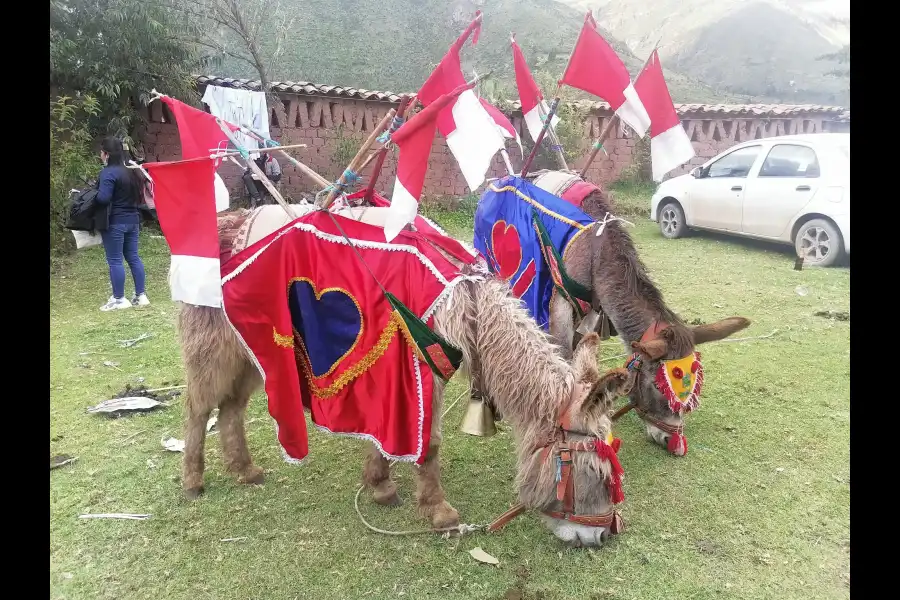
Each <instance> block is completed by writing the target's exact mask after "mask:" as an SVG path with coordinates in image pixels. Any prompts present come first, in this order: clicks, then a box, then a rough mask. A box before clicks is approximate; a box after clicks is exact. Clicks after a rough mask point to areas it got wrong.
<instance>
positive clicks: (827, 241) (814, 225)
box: [794, 219, 844, 267]
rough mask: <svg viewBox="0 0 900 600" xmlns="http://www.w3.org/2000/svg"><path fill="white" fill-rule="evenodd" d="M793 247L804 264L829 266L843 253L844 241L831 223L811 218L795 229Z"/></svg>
mask: <svg viewBox="0 0 900 600" xmlns="http://www.w3.org/2000/svg"><path fill="white" fill-rule="evenodd" d="M794 249H795V250H796V251H797V256H799V257H801V258H802V259H803V264H804V265H809V266H811V267H830V266H831V265H833V264H834V263H836V262H837V261H838V259H840V258H841V256H842V255H843V253H844V241H843V240H842V239H841V232H840V231H838V228H837V227H835V226H834V224H833V223H831V222H830V221H826V220H825V219H812V220H811V221H807V222H806V223H804V224H803V225H801V226H800V229H798V230H797V235H796V236H794Z"/></svg>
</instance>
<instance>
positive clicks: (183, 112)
mask: <svg viewBox="0 0 900 600" xmlns="http://www.w3.org/2000/svg"><path fill="white" fill-rule="evenodd" d="M160 100H162V101H163V102H164V103H165V104H166V106H168V107H169V110H170V111H172V114H173V115H174V116H175V123H176V124H177V125H178V137H179V138H180V139H181V158H183V159H185V160H187V159H190V158H197V157H198V156H209V154H210V150H212V149H213V148H219V149H222V150H225V149H226V148H228V136H227V135H225V133H224V132H223V131H222V129H221V128H220V127H219V125H218V123H216V117H215V116H213V115H211V114H209V113H206V112H203V111H202V110H197V109H196V108H194V107H193V106H188V105H187V104H185V103H184V102H181V101H179V100H176V99H175V98H170V97H169V96H160ZM223 122H224V121H223ZM225 125H226V126H227V127H228V128H229V129H230V130H231V131H238V130H239V129H240V128H239V127H237V126H235V125H232V124H231V123H227V122H225Z"/></svg>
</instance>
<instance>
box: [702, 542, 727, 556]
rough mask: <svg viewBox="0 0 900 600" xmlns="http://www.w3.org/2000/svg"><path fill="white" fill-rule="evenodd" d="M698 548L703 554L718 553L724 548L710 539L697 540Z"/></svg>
mask: <svg viewBox="0 0 900 600" xmlns="http://www.w3.org/2000/svg"><path fill="white" fill-rule="evenodd" d="M697 550H699V551H700V552H702V553H703V554H718V553H719V552H721V550H722V548H721V547H720V546H719V545H718V544H717V543H715V542H712V541H710V540H700V541H699V542H697Z"/></svg>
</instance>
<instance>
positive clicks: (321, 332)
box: [288, 278, 363, 377]
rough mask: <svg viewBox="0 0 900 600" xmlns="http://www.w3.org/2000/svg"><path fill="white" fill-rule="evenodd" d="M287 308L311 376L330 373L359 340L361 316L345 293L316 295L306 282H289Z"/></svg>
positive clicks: (333, 291)
mask: <svg viewBox="0 0 900 600" xmlns="http://www.w3.org/2000/svg"><path fill="white" fill-rule="evenodd" d="M288 307H289V308H290V311H291V322H292V323H293V325H294V333H295V335H298V336H299V337H300V339H302V340H303V344H304V346H305V347H306V354H307V357H308V359H309V364H310V366H311V367H312V373H313V375H314V376H315V377H324V376H326V375H329V374H331V372H332V371H334V370H335V369H336V368H337V366H338V365H339V364H340V362H341V360H343V359H344V358H345V357H346V356H347V355H349V354H350V352H352V351H353V349H354V348H355V347H356V344H357V342H358V341H359V338H360V337H362V328H363V318H362V314H360V311H359V308H358V307H357V303H356V301H355V299H354V298H353V296H351V295H350V293H349V292H347V291H345V290H342V289H337V288H325V289H324V290H323V291H322V292H316V289H315V287H314V286H313V285H312V283H311V282H310V281H309V280H308V279H305V278H296V279H292V280H291V283H290V286H289V287H288Z"/></svg>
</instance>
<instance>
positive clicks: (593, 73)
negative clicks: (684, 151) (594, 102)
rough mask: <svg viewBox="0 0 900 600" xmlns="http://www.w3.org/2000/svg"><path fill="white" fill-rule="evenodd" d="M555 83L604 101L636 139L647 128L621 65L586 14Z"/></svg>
mask: <svg viewBox="0 0 900 600" xmlns="http://www.w3.org/2000/svg"><path fill="white" fill-rule="evenodd" d="M559 83H560V84H561V85H563V84H564V85H568V86H571V87H573V88H577V89H579V90H584V91H585V92H588V93H589V94H593V95H595V96H597V97H598V98H602V99H603V100H606V101H607V102H609V105H610V106H611V107H612V109H613V110H614V111H615V112H616V115H618V117H619V118H620V119H622V120H623V121H624V122H625V123H627V124H628V125H629V126H630V127H631V128H632V129H633V130H634V131H635V133H637V134H638V136H640V137H644V133H645V132H646V131H647V129H648V128H649V127H650V116H649V115H648V114H647V110H646V109H645V108H644V105H643V104H642V103H641V98H640V97H639V96H638V93H637V92H636V91H635V89H634V86H633V85H631V76H630V75H629V74H628V69H626V68H625V63H623V62H622V59H620V58H619V56H618V55H617V54H616V51H615V50H613V49H612V46H610V45H609V44H608V43H607V42H606V40H604V39H603V36H601V35H600V33H599V32H598V31H597V22H596V21H594V17H592V16H591V12H590V11H588V13H587V16H585V18H584V26H582V28H581V33H580V34H579V35H578V41H577V42H576V43H575V51H574V52H572V56H571V58H569V64H568V66H567V67H566V72H565V73H564V74H563V76H562V79H561V80H560V81H559Z"/></svg>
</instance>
